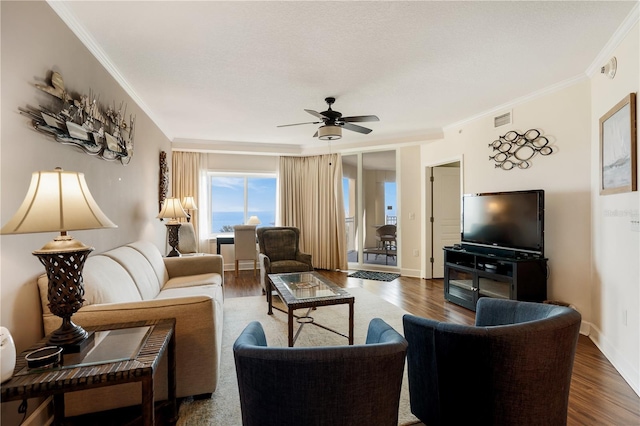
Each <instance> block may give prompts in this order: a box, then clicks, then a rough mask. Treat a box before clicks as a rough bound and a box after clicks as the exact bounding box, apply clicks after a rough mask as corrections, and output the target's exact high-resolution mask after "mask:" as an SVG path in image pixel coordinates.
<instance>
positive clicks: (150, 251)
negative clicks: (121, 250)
mask: <svg viewBox="0 0 640 426" xmlns="http://www.w3.org/2000/svg"><path fill="white" fill-rule="evenodd" d="M127 247H133V248H134V249H136V250H138V251H139V252H140V253H142V255H143V256H144V257H146V258H147V261H148V262H149V264H150V265H151V267H152V268H153V270H154V271H155V273H156V276H157V277H158V282H159V283H160V288H162V286H163V285H164V284H165V283H166V282H167V280H168V279H169V273H168V272H167V268H166V267H165V266H164V261H163V260H162V254H160V250H158V247H156V246H155V245H154V244H153V243H151V242H149V241H136V242H134V243H130V244H127Z"/></svg>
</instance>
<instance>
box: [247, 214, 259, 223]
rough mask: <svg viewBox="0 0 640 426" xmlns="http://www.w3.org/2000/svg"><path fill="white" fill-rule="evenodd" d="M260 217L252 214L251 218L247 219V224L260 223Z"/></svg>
mask: <svg viewBox="0 0 640 426" xmlns="http://www.w3.org/2000/svg"><path fill="white" fill-rule="evenodd" d="M260 223H262V222H260V219H258V216H251V217H250V218H249V220H248V221H247V225H260Z"/></svg>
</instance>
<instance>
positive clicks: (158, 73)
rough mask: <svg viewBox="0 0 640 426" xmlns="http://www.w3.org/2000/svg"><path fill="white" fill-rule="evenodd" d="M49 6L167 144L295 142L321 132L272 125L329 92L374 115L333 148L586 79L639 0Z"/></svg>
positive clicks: (435, 130)
mask: <svg viewBox="0 0 640 426" xmlns="http://www.w3.org/2000/svg"><path fill="white" fill-rule="evenodd" d="M50 4H51V6H52V7H53V8H54V10H56V12H57V13H58V14H59V15H60V16H61V17H62V18H63V19H64V20H65V22H66V23H67V25H69V26H70V27H71V28H72V29H73V30H74V31H75V32H76V34H78V35H79V36H80V38H81V39H82V40H83V41H84V42H85V44H87V46H88V47H89V48H90V49H91V50H92V51H93V52H94V54H96V56H97V57H98V58H99V59H100V60H101V61H102V62H103V63H104V64H105V65H106V66H107V69H109V70H110V71H111V72H112V73H113V74H114V75H115V76H116V78H118V79H119V80H120V81H121V82H122V83H123V84H124V86H125V88H127V90H129V92H130V93H131V94H132V96H133V97H134V99H136V100H137V101H139V102H140V103H141V106H142V107H143V108H144V109H145V111H146V112H147V113H148V114H149V115H150V116H151V118H152V119H153V120H154V121H155V122H156V124H157V125H158V126H159V127H160V129H161V130H162V131H163V132H164V133H165V134H166V135H167V137H169V138H170V139H172V140H174V141H178V142H180V141H182V142H185V141H189V142H197V143H202V144H211V145H212V146H215V145H221V144H231V145H238V144H240V143H247V144H248V145H247V146H249V145H254V146H255V144H259V143H268V144H272V145H273V144H276V145H280V144H284V145H283V146H286V145H288V144H291V145H295V146H300V147H304V146H309V145H312V144H317V143H318V140H317V139H314V138H313V134H314V133H315V131H316V129H317V125H313V124H307V125H302V126H293V127H285V128H277V127H276V126H277V125H279V124H290V123H299V122H308V121H315V120H314V117H313V116H311V115H309V114H307V113H306V112H305V111H304V109H305V108H306V109H312V110H316V111H324V110H325V109H326V104H325V103H324V98H325V97H327V96H335V97H336V98H337V100H336V103H335V105H334V109H335V110H338V111H341V112H342V113H343V114H344V115H367V114H376V115H378V117H380V122H374V123H361V124H362V125H365V126H366V127H369V128H371V129H373V132H372V133H370V134H369V135H361V134H358V133H354V132H350V131H347V130H343V138H342V139H341V140H340V141H336V142H334V144H335V145H339V144H348V143H352V144H380V143H389V142H403V141H412V140H425V139H429V138H433V137H434V135H439V134H441V132H442V128H443V127H446V126H449V125H452V124H454V123H457V122H460V121H461V120H465V119H468V118H470V117H473V116H476V115H478V114H482V113H486V112H488V111H493V110H496V111H498V110H499V108H500V107H501V106H503V105H506V104H507V103H508V102H512V101H513V100H514V99H518V98H522V97H525V96H529V95H531V94H533V93H536V92H539V91H541V90H544V89H546V88H549V87H551V86H553V85H557V84H561V83H564V82H567V81H570V80H572V79H576V78H579V77H580V76H582V77H584V76H585V73H586V72H587V71H588V70H589V69H590V68H591V69H594V68H593V67H594V66H599V65H601V64H595V65H594V60H596V59H597V58H598V55H599V54H600V52H601V51H602V49H603V48H604V47H605V46H606V44H607V42H608V41H609V40H610V38H611V37H612V36H613V35H614V34H615V33H616V30H617V29H618V28H619V26H620V25H621V24H622V23H623V22H624V20H625V18H626V17H627V16H628V15H629V13H630V11H631V10H632V9H633V8H634V5H636V4H637V2H636V1H628V2H614V1H602V2H600V1H586V2H580V1H533V2H526V1H506V2H494V1H486V2H485V1H465V2H455V1H439V2H436V1H425V2H418V1H413V2H399V1H386V2H383V1H379V2H365V1H343V2H325V1H286V2H274V1H259V2H245V1H228V2H219V1H194V2H188V1H162V2H156V1H140V2H132V1H118V2H114V1H105V2H102V1H73V2H50ZM607 59H608V58H607ZM603 78H604V77H603ZM323 144H324V143H323Z"/></svg>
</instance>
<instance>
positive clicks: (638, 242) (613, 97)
mask: <svg viewBox="0 0 640 426" xmlns="http://www.w3.org/2000/svg"><path fill="white" fill-rule="evenodd" d="M639 36H640V33H639V31H638V24H637V23H636V25H635V26H634V27H633V29H632V30H631V31H630V32H629V34H628V35H627V36H626V37H625V38H624V39H623V40H622V42H621V43H620V44H619V45H618V46H617V47H616V48H615V50H614V51H613V52H612V54H611V56H616V58H617V61H618V70H617V72H616V75H615V78H614V79H613V80H612V79H609V78H607V77H605V76H603V75H600V74H596V75H594V76H593V77H592V78H591V111H590V122H589V126H590V129H591V140H590V141H591V144H590V146H591V152H592V153H593V155H592V157H591V164H590V168H591V170H592V174H591V192H592V199H591V211H592V217H593V220H592V226H591V234H592V238H593V241H592V247H593V248H592V251H591V253H592V262H593V268H592V275H591V277H590V280H591V292H590V296H591V316H590V321H591V323H592V326H593V327H592V328H593V329H592V338H593V340H594V341H595V342H596V344H597V345H598V346H599V347H600V349H601V350H602V351H603V353H605V355H607V358H609V360H611V362H612V363H613V365H614V366H615V367H616V368H617V369H618V371H620V372H621V374H622V375H623V376H624V377H625V379H627V381H629V382H630V384H631V385H632V387H633V388H634V389H635V391H636V393H640V377H639V376H640V340H639V339H640V316H639V311H640V289H639V287H640V274H639V272H638V265H639V263H640V262H639V261H638V260H639V259H640V232H638V227H637V225H635V226H634V225H633V224H632V221H633V220H635V221H637V220H638V212H639V207H640V200H639V197H638V192H637V191H636V192H628V193H623V194H612V195H599V178H600V177H599V173H598V170H599V161H600V160H599V147H600V136H599V119H600V117H602V116H603V115H604V114H606V113H607V111H609V110H610V109H611V108H612V107H613V106H614V105H616V104H617V103H618V102H619V101H620V100H622V99H623V98H624V97H625V96H627V95H628V94H629V93H631V92H635V93H637V92H638V87H640V84H639V82H638V78H639V76H640V67H639V61H640V55H639V52H640V43H639ZM607 60H608V58H607ZM637 112H638V110H636V114H637ZM637 120H638V119H637ZM638 121H639V122H640V120H638ZM639 139H640V138H639ZM638 164H640V161H639V162H638Z"/></svg>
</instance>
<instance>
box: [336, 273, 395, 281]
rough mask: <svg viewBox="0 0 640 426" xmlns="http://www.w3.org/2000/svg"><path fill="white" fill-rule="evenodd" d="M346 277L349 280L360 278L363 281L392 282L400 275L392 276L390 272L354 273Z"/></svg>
mask: <svg viewBox="0 0 640 426" xmlns="http://www.w3.org/2000/svg"><path fill="white" fill-rule="evenodd" d="M348 276H349V277H351V278H362V279H365V280H375V281H393V280H395V279H396V278H398V277H399V276H400V274H393V273H391V272H374V271H356V272H353V273H351V274H349V275H348Z"/></svg>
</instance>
